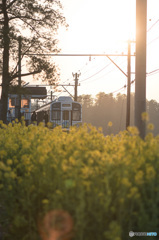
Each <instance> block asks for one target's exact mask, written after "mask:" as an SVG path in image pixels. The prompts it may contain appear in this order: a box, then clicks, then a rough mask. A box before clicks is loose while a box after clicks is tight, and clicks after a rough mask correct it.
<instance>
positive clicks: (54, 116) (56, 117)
mask: <svg viewBox="0 0 159 240" xmlns="http://www.w3.org/2000/svg"><path fill="white" fill-rule="evenodd" d="M60 113H61V111H52V120H60V119H61V115H60Z"/></svg>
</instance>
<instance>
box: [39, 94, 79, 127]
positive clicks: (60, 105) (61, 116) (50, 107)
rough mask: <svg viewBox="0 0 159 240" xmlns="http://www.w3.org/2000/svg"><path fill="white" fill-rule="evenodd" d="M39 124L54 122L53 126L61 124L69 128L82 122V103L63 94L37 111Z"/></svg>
mask: <svg viewBox="0 0 159 240" xmlns="http://www.w3.org/2000/svg"><path fill="white" fill-rule="evenodd" d="M35 113H36V117H37V124H39V123H40V122H45V124H46V125H47V122H50V123H52V126H53V128H54V127H56V126H61V127H62V128H63V129H66V130H69V128H70V126H80V125H81V124H82V105H81V104H80V103H78V102H76V101H73V100H72V98H71V97H69V96H61V97H59V98H58V99H57V100H54V101H52V102H50V103H48V104H46V105H44V106H42V107H40V108H39V109H37V110H36V111H35Z"/></svg>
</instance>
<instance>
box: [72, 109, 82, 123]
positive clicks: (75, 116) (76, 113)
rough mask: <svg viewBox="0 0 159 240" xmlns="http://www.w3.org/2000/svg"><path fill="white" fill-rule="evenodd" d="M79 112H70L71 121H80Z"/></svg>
mask: <svg viewBox="0 0 159 240" xmlns="http://www.w3.org/2000/svg"><path fill="white" fill-rule="evenodd" d="M80 120H81V119H80V112H79V111H72V121H80Z"/></svg>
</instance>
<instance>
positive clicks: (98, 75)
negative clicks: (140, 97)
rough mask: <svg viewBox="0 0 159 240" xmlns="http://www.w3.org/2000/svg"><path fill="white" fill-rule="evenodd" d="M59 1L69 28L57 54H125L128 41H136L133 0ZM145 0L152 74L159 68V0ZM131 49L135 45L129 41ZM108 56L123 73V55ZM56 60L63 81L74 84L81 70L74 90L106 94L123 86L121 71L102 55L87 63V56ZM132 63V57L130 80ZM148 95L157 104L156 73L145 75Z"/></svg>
mask: <svg viewBox="0 0 159 240" xmlns="http://www.w3.org/2000/svg"><path fill="white" fill-rule="evenodd" d="M61 2H62V4H63V6H64V10H63V11H64V15H65V17H66V19H67V23H68V24H69V28H68V31H66V30H65V29H60V31H59V41H60V42H59V46H60V48H61V53H116V54H120V53H122V52H123V53H127V43H126V40H127V39H129V38H130V39H131V40H134V39H135V11H136V0H120V1H119V0H111V1H110V0H98V1H97V0H61ZM147 2H148V22H147V29H148V33H147V73H150V72H152V71H154V70H156V69H159V21H158V22H157V20H158V19H159V0H147ZM149 19H151V21H150V20H149ZM156 22H157V23H156ZM155 23H156V24H155ZM153 24H155V25H154V26H153ZM151 26H153V27H152V28H151ZM150 28H151V29H150ZM134 52H135V44H132V53H134ZM112 59H113V60H114V61H115V62H116V63H117V64H118V65H119V66H120V67H121V68H122V69H123V71H125V72H127V58H126V57H112ZM55 60H56V62H57V63H58V64H59V67H60V69H61V82H66V83H73V82H72V81H73V77H72V72H73V73H75V72H79V71H80V72H81V75H80V78H79V82H80V84H81V86H80V87H79V88H78V94H92V95H93V96H95V95H96V94H97V93H98V92H100V91H103V92H105V93H110V92H114V91H116V90H118V89H120V88H122V87H123V86H124V85H125V84H126V82H127V79H126V77H125V76H124V74H123V73H121V72H120V71H119V70H118V69H117V68H116V67H115V66H114V65H113V64H112V63H110V61H109V60H108V59H107V58H106V57H92V58H91V61H90V59H89V57H56V59H55ZM134 65H135V59H134V57H132V80H133V79H134V77H135V75H134V71H135V69H134ZM134 85H135V84H132V92H133V91H134ZM68 90H69V91H70V92H71V93H72V94H73V92H74V89H73V87H68ZM121 93H126V89H122V91H121ZM147 98H148V99H149V100H150V99H155V100H157V101H158V102H159V71H156V72H153V73H152V74H148V75H147Z"/></svg>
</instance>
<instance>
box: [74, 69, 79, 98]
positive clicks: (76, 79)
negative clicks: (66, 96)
mask: <svg viewBox="0 0 159 240" xmlns="http://www.w3.org/2000/svg"><path fill="white" fill-rule="evenodd" d="M72 75H73V77H74V78H75V79H74V80H75V95H74V101H77V87H78V78H79V76H80V73H79V74H78V73H75V74H73V73H72Z"/></svg>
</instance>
